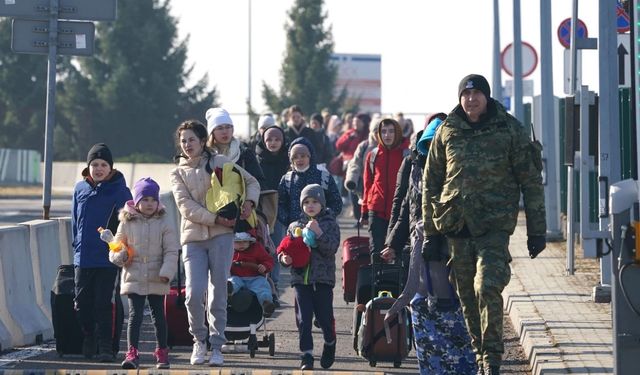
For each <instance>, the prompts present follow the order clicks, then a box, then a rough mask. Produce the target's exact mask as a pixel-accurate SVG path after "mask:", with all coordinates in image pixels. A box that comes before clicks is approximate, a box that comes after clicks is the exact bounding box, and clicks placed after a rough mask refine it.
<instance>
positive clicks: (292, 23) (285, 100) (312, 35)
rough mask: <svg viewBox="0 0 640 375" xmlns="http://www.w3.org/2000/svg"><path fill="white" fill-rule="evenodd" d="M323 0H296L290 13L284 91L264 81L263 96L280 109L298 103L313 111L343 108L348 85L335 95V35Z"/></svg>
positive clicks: (283, 65) (277, 109)
mask: <svg viewBox="0 0 640 375" xmlns="http://www.w3.org/2000/svg"><path fill="white" fill-rule="evenodd" d="M322 6H323V1H322V0H296V1H295V3H294V5H293V7H292V8H291V9H290V10H289V12H288V13H287V15H288V17H289V20H288V22H287V24H286V25H285V29H286V32H287V49H286V53H285V57H284V60H283V62H282V68H281V71H280V93H279V94H276V92H275V90H274V89H272V88H271V87H270V86H268V85H267V84H266V83H264V82H263V83H262V86H263V88H262V96H263V98H264V100H265V102H266V104H267V106H268V107H269V108H270V109H271V110H272V111H273V112H274V113H280V111H281V110H282V109H283V108H286V107H288V106H290V105H292V104H298V105H300V106H301V107H302V109H303V110H304V111H305V112H307V113H311V112H314V111H319V110H320V109H321V108H325V107H327V108H329V109H330V110H331V111H332V112H334V113H335V112H337V111H338V110H339V109H341V108H340V107H341V105H342V103H343V102H344V99H345V98H346V89H343V90H342V92H341V93H340V95H338V96H337V97H334V93H333V92H334V87H335V82H336V76H337V68H336V66H335V65H333V64H332V63H331V55H332V54H333V36H332V34H331V27H328V28H325V25H324V23H325V20H326V18H327V14H326V12H325V13H323V12H322Z"/></svg>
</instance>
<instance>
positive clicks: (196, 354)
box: [191, 341, 207, 365]
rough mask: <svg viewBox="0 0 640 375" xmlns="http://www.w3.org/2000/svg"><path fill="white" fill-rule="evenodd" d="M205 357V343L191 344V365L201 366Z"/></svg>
mask: <svg viewBox="0 0 640 375" xmlns="http://www.w3.org/2000/svg"><path fill="white" fill-rule="evenodd" d="M206 356H207V343H206V342H205V341H196V342H195V343H193V352H192V353H191V364H192V365H201V364H203V363H204V361H205V357H206Z"/></svg>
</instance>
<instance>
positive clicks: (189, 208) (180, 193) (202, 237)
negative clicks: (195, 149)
mask: <svg viewBox="0 0 640 375" xmlns="http://www.w3.org/2000/svg"><path fill="white" fill-rule="evenodd" d="M206 162H207V157H206V156H205V155H204V154H203V156H199V157H196V158H193V159H186V158H180V161H179V163H178V166H177V167H176V168H175V169H173V170H172V171H171V190H172V191H173V197H174V198H175V200H176V205H177V206H178V210H179V211H180V215H182V221H181V224H180V243H181V244H182V245H184V244H186V243H188V242H194V241H206V240H208V239H211V238H213V237H215V236H218V235H220V234H223V233H232V232H233V230H232V228H228V227H225V226H222V225H217V224H216V217H217V215H216V214H215V213H213V212H211V211H209V210H207V207H206V204H205V196H206V195H207V190H209V188H210V187H211V175H210V174H209V173H208V172H207V170H206V168H205V165H206ZM209 163H210V164H209V165H210V166H211V169H212V170H215V169H216V168H222V166H223V165H224V164H225V163H231V160H229V159H228V158H227V157H226V156H223V155H215V156H212V157H211V159H210V162H209ZM236 168H237V169H238V171H240V173H241V174H242V177H243V178H244V180H245V188H246V189H247V191H246V200H248V201H251V202H253V205H254V207H256V205H257V203H258V199H259V198H260V184H259V183H258V181H257V180H256V179H255V178H253V176H251V175H250V174H249V173H248V172H247V171H245V170H244V169H242V168H241V167H239V166H238V165H236Z"/></svg>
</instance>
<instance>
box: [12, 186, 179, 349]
mask: <svg viewBox="0 0 640 375" xmlns="http://www.w3.org/2000/svg"><path fill="white" fill-rule="evenodd" d="M160 201H161V203H162V204H163V205H164V206H165V207H166V210H167V215H169V217H170V218H171V219H172V221H173V222H174V224H175V226H176V230H178V228H179V221H180V213H179V212H178V210H177V207H176V205H175V201H174V199H173V195H172V194H171V193H163V194H161V195H160ZM72 243H73V237H72V234H71V218H69V217H63V218H55V219H52V220H31V221H27V222H24V223H19V224H17V225H12V226H5V227H0V284H1V285H2V287H0V351H2V350H6V349H8V348H12V347H16V346H24V345H32V344H37V343H40V342H42V341H46V340H50V339H52V338H53V325H52V323H51V310H50V306H51V300H50V298H51V295H50V291H51V287H52V285H53V282H54V280H55V277H56V272H57V269H58V265H60V264H71V263H73V248H72Z"/></svg>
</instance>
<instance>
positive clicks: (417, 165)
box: [385, 113, 447, 255]
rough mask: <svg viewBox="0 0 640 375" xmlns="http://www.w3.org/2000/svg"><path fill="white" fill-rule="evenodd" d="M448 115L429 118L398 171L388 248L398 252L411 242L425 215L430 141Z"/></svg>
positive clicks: (440, 114) (388, 232)
mask: <svg viewBox="0 0 640 375" xmlns="http://www.w3.org/2000/svg"><path fill="white" fill-rule="evenodd" d="M446 117H447V115H446V114H444V113H437V114H435V115H432V116H430V117H429V118H428V119H427V127H426V128H425V130H424V132H423V131H420V132H418V135H417V136H416V142H415V144H414V147H413V148H412V149H411V154H410V155H407V157H406V158H405V159H404V160H403V162H402V165H401V166H400V170H399V171H398V177H397V178H398V179H397V181H396V192H395V194H394V196H393V206H392V208H391V219H390V221H389V228H388V231H387V239H386V240H385V250H386V251H387V252H392V253H393V254H394V255H395V253H396V252H399V251H401V250H402V249H404V248H405V245H407V244H408V243H409V236H410V234H411V233H410V232H411V230H412V228H415V226H416V223H417V222H418V220H420V219H422V205H421V202H422V181H421V179H422V174H423V171H424V164H425V162H426V160H427V152H428V151H429V143H431V140H432V139H433V136H434V134H435V131H436V129H437V128H438V126H439V125H440V123H441V122H442V121H444V119H445V118H446ZM435 119H439V121H435V122H434V120H435ZM389 249H390V250H389ZM405 255H408V254H405Z"/></svg>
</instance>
